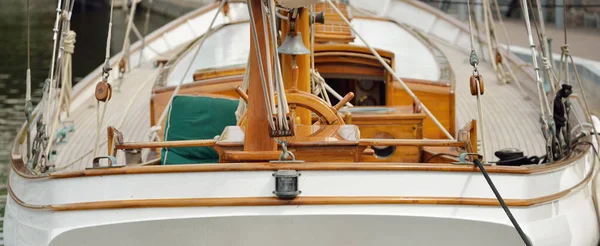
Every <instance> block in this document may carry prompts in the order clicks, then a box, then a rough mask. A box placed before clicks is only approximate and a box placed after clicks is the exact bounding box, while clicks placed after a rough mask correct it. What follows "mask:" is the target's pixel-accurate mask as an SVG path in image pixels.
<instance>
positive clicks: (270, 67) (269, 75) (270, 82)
mask: <svg viewBox="0 0 600 246" xmlns="http://www.w3.org/2000/svg"><path fill="white" fill-rule="evenodd" d="M262 3H263V1H261V4H262ZM260 11H261V14H262V16H267V15H266V14H265V6H264V5H261V8H260ZM267 19H268V18H262V24H263V30H269V27H268V26H267ZM269 22H270V19H269ZM271 26H273V25H271ZM263 36H264V37H263V38H264V39H265V40H269V38H270V37H269V32H268V31H264V32H263ZM275 40H276V39H273V43H275ZM273 51H274V52H273V57H274V56H276V54H277V49H276V48H274V49H273ZM265 54H266V56H267V57H269V59H267V78H268V80H267V83H268V85H269V88H270V87H272V86H273V65H272V64H271V59H270V58H271V57H272V56H271V49H265ZM275 69H277V68H275ZM274 93H275V92H274V90H269V96H270V97H271V98H275V94H274ZM270 102H271V103H273V101H270ZM267 107H271V110H273V111H275V105H274V104H270V105H267ZM279 109H281V108H279ZM278 117H279V115H278ZM280 124H282V122H281V119H280Z"/></svg>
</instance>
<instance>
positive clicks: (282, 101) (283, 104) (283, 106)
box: [263, 1, 290, 130]
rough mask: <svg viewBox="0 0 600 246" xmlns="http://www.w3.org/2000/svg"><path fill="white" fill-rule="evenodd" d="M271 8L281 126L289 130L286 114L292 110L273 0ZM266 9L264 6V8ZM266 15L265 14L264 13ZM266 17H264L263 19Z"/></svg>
mask: <svg viewBox="0 0 600 246" xmlns="http://www.w3.org/2000/svg"><path fill="white" fill-rule="evenodd" d="M267 7H268V8H269V12H270V16H269V18H268V19H269V21H270V22H269V23H270V24H271V25H270V27H271V39H272V42H271V45H272V48H273V51H274V52H273V60H274V66H275V82H276V83H277V90H278V92H277V94H279V100H278V103H279V108H280V110H281V113H280V114H281V115H278V116H280V126H283V127H284V129H286V130H289V129H290V128H289V122H288V121H287V120H285V119H286V115H287V114H288V113H289V112H290V110H289V108H288V102H287V96H286V94H285V85H284V83H283V73H282V72H281V61H280V60H279V52H278V48H277V43H276V41H277V35H276V33H277V29H276V27H275V22H276V21H277V17H276V15H275V12H276V9H275V6H274V5H273V4H272V3H271V1H268V6H267ZM263 9H264V8H263ZM263 15H264V14H263ZM264 19H265V18H264V17H263V20H264ZM271 85H273V84H271ZM273 91H274V90H270V91H269V92H270V93H271V96H272V97H273V98H275V97H274V94H273V93H274V92H273Z"/></svg>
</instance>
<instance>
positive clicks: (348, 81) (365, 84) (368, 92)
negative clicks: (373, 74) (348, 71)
mask: <svg viewBox="0 0 600 246" xmlns="http://www.w3.org/2000/svg"><path fill="white" fill-rule="evenodd" d="M325 81H326V82H327V84H328V85H329V86H331V88H332V89H333V90H335V91H336V92H337V93H338V94H340V95H341V96H344V95H346V94H347V93H348V92H353V93H354V98H353V99H352V100H351V101H350V103H352V105H354V106H384V105H385V102H386V100H385V99H386V98H385V83H384V81H383V80H377V79H361V78H328V77H325ZM329 99H330V100H331V104H332V105H335V104H336V103H338V102H339V101H340V100H338V99H337V98H335V97H334V96H333V95H332V94H331V93H329Z"/></svg>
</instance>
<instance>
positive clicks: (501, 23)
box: [492, 0, 529, 100]
mask: <svg viewBox="0 0 600 246" xmlns="http://www.w3.org/2000/svg"><path fill="white" fill-rule="evenodd" d="M492 1H493V3H494V6H495V7H496V14H497V15H498V20H499V21H500V27H501V28H502V31H503V32H504V38H505V39H506V41H505V44H506V54H505V56H506V57H509V56H510V55H511V54H512V53H511V52H510V46H511V41H510V37H509V35H508V31H507V30H506V26H505V25H504V20H502V13H500V6H498V0H492ZM496 42H497V41H496ZM502 65H504V67H505V68H506V70H508V74H509V75H510V78H511V79H512V81H513V82H515V83H516V84H517V87H518V88H519V91H520V92H521V93H522V94H523V98H525V100H528V99H529V95H528V94H527V93H526V92H525V90H524V89H523V87H522V86H521V81H520V80H519V79H517V76H516V75H515V73H514V72H513V70H512V68H511V67H510V64H508V62H506V63H505V62H502Z"/></svg>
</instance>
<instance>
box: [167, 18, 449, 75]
mask: <svg viewBox="0 0 600 246" xmlns="http://www.w3.org/2000/svg"><path fill="white" fill-rule="evenodd" d="M352 24H353V25H354V27H355V28H356V29H357V31H358V32H359V33H360V34H361V36H363V37H364V38H365V39H366V40H367V42H368V43H369V44H371V45H372V46H373V47H374V48H378V49H383V50H388V51H391V52H393V53H394V56H395V64H396V67H395V70H396V72H397V73H398V75H399V76H400V77H406V78H415V79H426V80H439V78H440V69H439V65H438V63H437V62H436V59H435V57H434V55H433V53H432V52H431V51H430V49H429V48H428V47H427V46H426V45H425V44H424V43H423V42H421V41H420V40H419V39H418V38H416V37H414V36H413V34H411V33H410V32H408V31H407V30H405V29H404V28H402V27H400V26H399V25H397V24H395V23H393V22H389V21H380V20H368V19H353V20H352ZM353 44H356V45H364V43H363V42H361V40H360V39H359V38H358V37H357V38H356V39H355V41H354V42H353ZM196 47H197V46H196ZM195 51H196V48H195V47H193V48H192V49H191V50H190V52H187V53H186V54H184V55H183V56H182V57H181V59H180V60H179V61H178V62H177V63H176V64H175V65H174V66H173V68H172V70H171V73H170V74H169V78H168V80H167V84H166V85H167V86H175V85H177V84H178V83H179V82H180V80H181V78H182V76H184V78H185V80H184V83H190V82H192V81H193V74H194V72H195V71H196V70H198V69H207V68H217V67H229V66H245V64H246V62H247V59H248V55H249V51H250V26H249V23H238V24H232V25H227V26H224V27H222V28H220V29H218V30H216V31H215V32H214V33H213V34H211V35H210V36H209V37H208V38H207V39H206V40H205V41H204V44H203V45H202V48H201V49H200V52H199V54H198V56H197V57H196V59H195V60H194V62H193V64H192V66H191V69H190V70H189V71H188V72H187V73H186V74H185V75H184V74H183V73H184V72H185V70H186V69H187V67H188V65H189V61H190V59H192V57H193V55H194V53H195Z"/></svg>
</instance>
